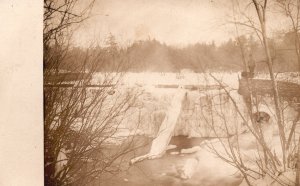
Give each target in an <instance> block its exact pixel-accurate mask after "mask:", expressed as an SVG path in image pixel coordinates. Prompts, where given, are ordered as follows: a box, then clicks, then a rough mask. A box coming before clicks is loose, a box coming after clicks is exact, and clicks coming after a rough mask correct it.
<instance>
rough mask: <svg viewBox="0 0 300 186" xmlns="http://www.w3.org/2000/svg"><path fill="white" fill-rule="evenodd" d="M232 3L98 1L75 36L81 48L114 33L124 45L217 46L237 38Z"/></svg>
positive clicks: (215, 0) (224, 0)
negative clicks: (145, 42) (151, 41)
mask: <svg viewBox="0 0 300 186" xmlns="http://www.w3.org/2000/svg"><path fill="white" fill-rule="evenodd" d="M231 8H232V5H231V1H230V0H98V1H97V3H96V4H95V6H94V9H93V12H92V15H93V17H92V18H90V19H89V20H88V21H87V22H86V23H84V25H83V26H81V28H80V29H79V30H78V33H77V34H76V35H75V38H76V42H77V43H78V44H79V45H82V44H85V43H86V42H88V41H91V40H94V39H96V40H97V41H98V42H100V43H103V41H104V40H105V38H106V37H107V35H108V34H109V33H112V34H113V35H114V36H115V37H116V38H117V41H118V42H120V43H121V44H122V45H126V44H130V43H132V42H133V41H135V40H144V39H148V38H151V39H153V38H155V39H157V40H159V41H160V42H164V43H166V44H169V45H175V46H185V45H187V44H193V43H196V42H211V41H212V40H214V41H215V42H216V43H217V44H218V43H221V42H223V41H226V40H228V39H229V38H230V37H232V36H234V30H233V25H229V24H226V25H224V23H226V21H228V19H229V18H228V16H231V15H232V10H231Z"/></svg>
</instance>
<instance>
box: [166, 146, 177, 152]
mask: <svg viewBox="0 0 300 186" xmlns="http://www.w3.org/2000/svg"><path fill="white" fill-rule="evenodd" d="M176 147H177V145H168V146H167V148H166V151H167V150H171V149H176Z"/></svg>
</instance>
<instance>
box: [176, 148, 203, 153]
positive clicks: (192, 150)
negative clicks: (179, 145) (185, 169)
mask: <svg viewBox="0 0 300 186" xmlns="http://www.w3.org/2000/svg"><path fill="white" fill-rule="evenodd" d="M200 149H201V147H200V146H194V147H192V148H189V149H181V151H180V153H182V154H191V153H195V152H198V151H199V150H200Z"/></svg>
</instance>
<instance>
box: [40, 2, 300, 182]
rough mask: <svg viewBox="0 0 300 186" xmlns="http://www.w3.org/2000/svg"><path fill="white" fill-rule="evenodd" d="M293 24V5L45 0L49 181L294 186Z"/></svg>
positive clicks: (298, 108)
mask: <svg viewBox="0 0 300 186" xmlns="http://www.w3.org/2000/svg"><path fill="white" fill-rule="evenodd" d="M299 29H300V1H299V0H44V1H43V29H42V30H43V46H42V47H43V99H44V100H43V113H44V114H43V132H44V153H43V154H44V165H43V167H44V184H45V185H46V186H62V185H70V186H81V185H84V186H238V185H241V186H244V185H249V186H271V185H272V186H277V185H278V186H279V185H284V186H289V185H300V168H299V167H300V32H299ZM298 32H299V33H298Z"/></svg>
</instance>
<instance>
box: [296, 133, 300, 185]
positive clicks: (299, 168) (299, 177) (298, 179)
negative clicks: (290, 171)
mask: <svg viewBox="0 0 300 186" xmlns="http://www.w3.org/2000/svg"><path fill="white" fill-rule="evenodd" d="M299 165H300V136H299V140H298V153H297V173H296V184H295V185H297V186H298V185H299V184H300V166H299Z"/></svg>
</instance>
